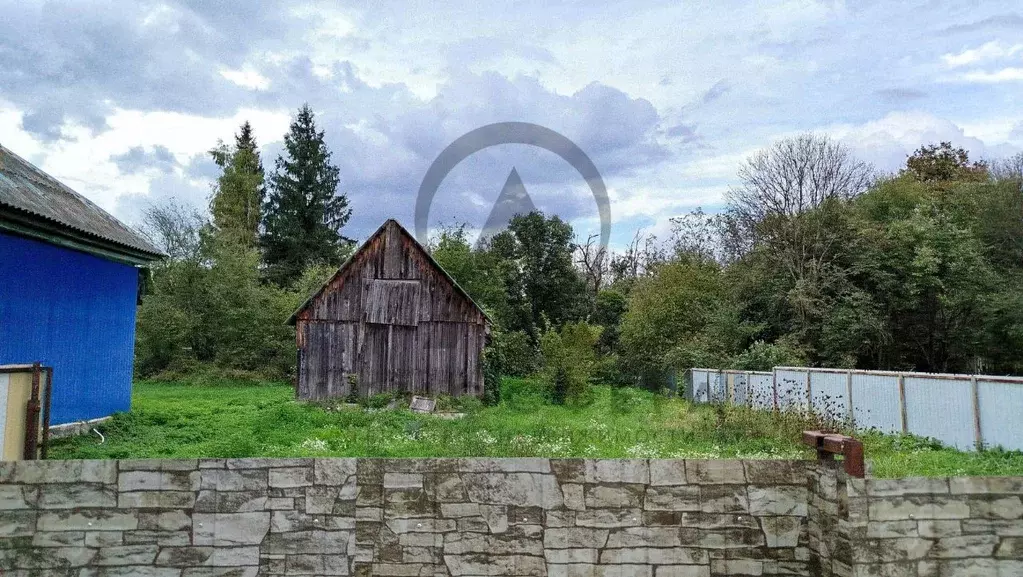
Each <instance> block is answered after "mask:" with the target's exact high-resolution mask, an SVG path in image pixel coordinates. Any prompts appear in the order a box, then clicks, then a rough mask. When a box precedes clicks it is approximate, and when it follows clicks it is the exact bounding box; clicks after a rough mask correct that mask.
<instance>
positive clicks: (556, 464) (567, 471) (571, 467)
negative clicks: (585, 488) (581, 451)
mask: <svg viewBox="0 0 1023 577" xmlns="http://www.w3.org/2000/svg"><path fill="white" fill-rule="evenodd" d="M550 462H551V471H553V472H554V476H556V477H557V478H558V482H559V483H561V484H562V485H564V484H565V483H585V482H586V461H585V460H584V459H551V461H550Z"/></svg>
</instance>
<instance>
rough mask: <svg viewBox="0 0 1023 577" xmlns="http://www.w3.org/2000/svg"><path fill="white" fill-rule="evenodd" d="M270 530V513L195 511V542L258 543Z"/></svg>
mask: <svg viewBox="0 0 1023 577" xmlns="http://www.w3.org/2000/svg"><path fill="white" fill-rule="evenodd" d="M269 530H270V513H269V512H255V513H194V514H193V515H192V534H193V544H195V545H204V546H206V545H213V546H217V547H231V546H236V545H258V544H259V543H260V542H261V541H262V540H263V538H264V537H265V536H266V534H267V533H268V532H269Z"/></svg>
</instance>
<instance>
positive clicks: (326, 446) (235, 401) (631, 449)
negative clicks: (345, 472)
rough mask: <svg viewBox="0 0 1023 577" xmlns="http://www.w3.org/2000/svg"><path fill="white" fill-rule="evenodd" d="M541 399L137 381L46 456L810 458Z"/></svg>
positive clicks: (661, 411)
mask: <svg viewBox="0 0 1023 577" xmlns="http://www.w3.org/2000/svg"><path fill="white" fill-rule="evenodd" d="M537 389H538V387H537V386H536V384H535V383H533V382H531V381H527V380H521V379H507V380H506V381H505V384H504V387H503V389H502V392H503V397H504V400H503V402H502V403H501V404H500V405H499V406H496V407H483V406H482V405H480V403H479V402H478V401H476V400H475V399H469V400H467V401H464V402H461V403H457V402H456V401H453V400H449V401H448V402H449V403H454V404H456V405H458V406H457V407H456V408H458V409H460V410H463V411H465V412H466V416H465V417H464V418H462V419H459V420H448V419H443V418H441V417H437V416H432V415H418V414H414V413H411V412H409V411H407V410H390V411H387V410H372V409H370V410H367V407H347V406H345V405H342V404H336V405H316V404H306V403H300V402H296V401H295V400H294V394H293V391H292V389H291V388H290V387H288V386H283V385H264V386H256V385H226V384H225V385H217V386H211V385H193V384H186V383H148V382H142V383H138V384H136V386H135V392H134V396H133V402H132V410H131V412H128V413H122V414H118V415H115V416H114V417H113V418H112V419H111V420H110V421H109V422H108V423H106V424H105V425H104V426H103V427H102V428H101V431H102V432H103V434H104V435H105V437H106V440H105V442H103V443H102V444H101V443H100V442H99V437H98V436H96V435H88V436H82V437H77V438H72V439H63V440H57V441H54V442H53V444H52V447H51V450H50V457H51V458H57V459H113V458H176V457H253V456H271V457H285V456H359V457H462V456H466V457H468V456H492V457H530V456H540V457H599V458H812V453H811V452H810V451H808V450H807V449H806V448H805V447H802V446H801V445H799V444H798V438H799V432H800V431H801V430H802V429H803V428H804V427H806V426H807V423H806V422H805V421H803V420H801V419H799V418H796V417H782V418H778V417H776V416H775V415H772V414H771V413H765V412H755V411H749V410H745V409H729V410H728V411H726V413H725V415H724V422H723V424H722V422H721V414H720V413H718V412H717V411H715V409H714V408H713V407H710V406H706V405H693V404H690V403H687V402H685V401H681V400H678V399H671V398H666V397H663V396H659V395H654V394H651V393H647V392H644V391H638V390H635V389H611V388H610V387H594V389H593V399H592V401H591V402H590V403H588V404H586V405H583V406H578V407H564V406H554V405H550V404H548V403H546V402H544V400H543V398H542V396H540V395H539V394H538V392H537ZM376 400H377V401H379V399H376ZM371 401H372V400H371ZM371 404H372V403H371ZM378 404H379V403H378ZM863 439H864V442H865V445H866V453H867V459H868V460H870V461H872V462H873V473H874V475H875V476H878V477H896V476H920V475H922V476H942V475H1009V474H1016V475H1019V474H1023V453H1019V452H1013V453H1010V452H1001V451H985V452H982V453H963V452H959V451H955V450H952V449H948V448H942V447H940V446H939V445H937V444H934V443H931V442H927V441H925V440H921V439H915V438H910V437H893V436H884V435H879V434H865V435H864V436H863Z"/></svg>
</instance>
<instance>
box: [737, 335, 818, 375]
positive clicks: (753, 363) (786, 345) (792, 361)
mask: <svg viewBox="0 0 1023 577" xmlns="http://www.w3.org/2000/svg"><path fill="white" fill-rule="evenodd" d="M805 364H806V355H805V354H804V353H803V351H802V350H800V349H799V348H798V347H796V346H795V345H793V344H792V343H790V342H789V341H787V340H785V339H779V340H778V341H775V342H773V343H766V342H764V341H756V342H754V343H753V344H751V345H750V346H749V347H748V348H747V349H746V350H744V351H743V352H741V353H739V354H738V355H736V357H735V358H734V359H732V362H731V365H732V368H733V369H738V370H740V371H770V370H771V369H773V368H774V367H799V366H803V365H805Z"/></svg>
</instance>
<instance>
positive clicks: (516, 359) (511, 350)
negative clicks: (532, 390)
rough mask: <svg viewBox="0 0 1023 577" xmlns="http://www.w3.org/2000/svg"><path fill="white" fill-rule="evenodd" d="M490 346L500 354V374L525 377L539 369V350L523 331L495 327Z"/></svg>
mask: <svg viewBox="0 0 1023 577" xmlns="http://www.w3.org/2000/svg"><path fill="white" fill-rule="evenodd" d="M490 346H491V348H493V349H494V351H495V354H497V355H500V358H501V374H502V375H506V376H510V377H525V376H528V375H532V374H534V373H536V372H537V371H538V370H540V355H539V354H538V353H539V351H538V350H537V347H536V346H535V345H534V344H533V341H532V340H530V338H529V335H527V334H526V333H525V332H523V331H504V330H501V329H499V328H496V329H495V330H494V331H493V332H492V334H491V345H490Z"/></svg>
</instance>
